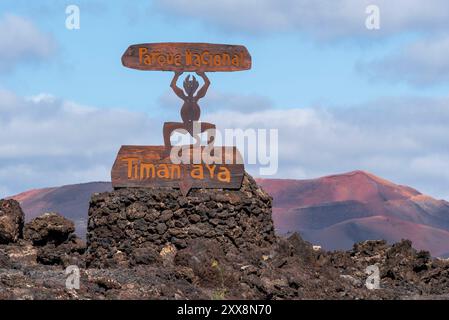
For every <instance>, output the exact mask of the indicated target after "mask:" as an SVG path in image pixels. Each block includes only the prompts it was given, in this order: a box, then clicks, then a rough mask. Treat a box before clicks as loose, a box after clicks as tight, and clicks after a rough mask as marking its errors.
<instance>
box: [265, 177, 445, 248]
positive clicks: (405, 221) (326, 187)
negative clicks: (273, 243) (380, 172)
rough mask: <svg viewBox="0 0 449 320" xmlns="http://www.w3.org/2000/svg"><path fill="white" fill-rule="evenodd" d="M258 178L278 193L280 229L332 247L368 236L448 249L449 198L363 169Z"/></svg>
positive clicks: (276, 209) (345, 245)
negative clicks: (295, 177)
mask: <svg viewBox="0 0 449 320" xmlns="http://www.w3.org/2000/svg"><path fill="white" fill-rule="evenodd" d="M258 183H259V184H260V185H261V186H262V188H264V189H265V190H266V191H267V192H268V193H269V194H271V195H272V196H273V212H274V213H273V220H274V223H275V226H276V228H277V231H278V233H288V232H293V231H298V232H300V233H301V235H302V236H303V237H304V238H305V239H307V240H308V241H310V242H312V243H315V244H318V245H321V246H323V247H325V248H326V249H328V250H336V249H348V248H350V247H351V246H352V245H353V243H354V242H358V241H363V240H368V239H385V240H387V241H388V242H396V241H400V240H401V239H410V240H412V241H413V244H414V246H415V247H416V248H419V249H426V250H429V251H431V253H432V254H433V255H435V256H448V255H449V203H448V202H446V201H444V200H435V199H433V198H431V197H429V196H426V195H423V194H421V193H420V192H418V191H417V190H415V189H412V188H410V187H407V186H401V185H397V184H394V183H392V182H390V181H387V180H384V179H381V178H379V177H376V176H375V175H373V174H370V173H367V172H364V171H354V172H349V173H345V174H340V175H332V176H327V177H322V178H318V179H310V180H278V179H259V180H258Z"/></svg>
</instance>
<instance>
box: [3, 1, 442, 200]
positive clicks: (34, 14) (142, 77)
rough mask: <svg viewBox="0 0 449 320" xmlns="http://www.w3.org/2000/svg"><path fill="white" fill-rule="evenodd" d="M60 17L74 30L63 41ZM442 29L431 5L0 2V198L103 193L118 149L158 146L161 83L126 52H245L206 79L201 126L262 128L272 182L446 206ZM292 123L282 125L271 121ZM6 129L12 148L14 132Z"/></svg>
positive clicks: (173, 104) (164, 115)
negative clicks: (74, 19) (241, 59)
mask: <svg viewBox="0 0 449 320" xmlns="http://www.w3.org/2000/svg"><path fill="white" fill-rule="evenodd" d="M69 4H75V5H78V6H79V8H80V11H81V21H80V22H81V24H80V29H79V30H68V29H66V28H65V19H66V14H65V9H66V6H67V5H69ZM368 4H376V5H378V7H379V8H380V17H381V24H380V30H368V29H367V28H366V27H365V25H364V23H365V19H366V17H367V14H366V12H365V8H366V6H367V5H368ZM445 12H447V13H445ZM448 18H449V5H448V4H447V2H445V1H440V0H433V1H427V2H426V4H423V3H422V2H421V1H415V0H407V1H406V0H398V1H396V2H395V3H394V4H393V3H391V1H390V2H389V1H385V0H380V1H375V0H373V1H365V0H357V1H356V0H342V1H340V2H339V1H330V0H323V1H312V0H296V1H294V0H282V1H274V0H260V1H254V0H247V1H236V0H223V1H220V2H219V3H216V2H212V1H200V0H190V1H187V0H171V1H160V0H155V1H132V2H130V1H121V0H110V1H58V0H53V1H50V0H36V1H32V2H31V1H24V0H19V1H17V0H15V1H12V0H2V1H1V2H0V27H1V26H3V30H1V29H0V90H1V92H0V125H2V124H3V128H2V127H0V129H3V132H4V133H5V134H3V138H0V166H1V167H2V169H0V196H2V195H8V194H14V193H17V192H20V191H25V190H27V189H29V188H38V187H45V186H53V185H58V184H68V183H76V182H85V181H90V180H107V179H108V178H109V177H108V171H109V169H110V165H111V162H112V161H113V158H114V153H115V152H116V150H117V148H118V146H119V145H120V143H148V144H149V143H161V142H162V137H161V135H160V127H161V126H162V122H163V121H164V120H167V119H172V120H174V119H173V117H174V116H175V117H176V116H177V112H178V111H177V108H179V101H177V100H176V99H172V97H171V96H170V95H171V93H170V92H169V86H168V85H169V83H170V80H171V77H172V74H171V73H164V72H141V71H136V70H131V69H127V68H124V67H123V66H122V65H121V62H120V57H121V55H122V54H123V52H124V51H125V49H126V48H127V46H128V45H130V44H134V43H142V42H169V41H182V42H211V43H229V44H243V45H245V46H246V47H247V48H248V50H249V51H250V53H251V55H252V59H253V68H252V70H250V71H245V72H236V73H211V74H209V76H210V79H211V81H212V87H211V92H210V93H209V94H210V97H209V96H208V97H206V98H205V99H204V102H203V104H202V108H203V113H204V115H205V117H206V118H207V117H209V118H210V119H215V121H216V122H217V124H220V123H222V125H224V126H231V127H232V126H233V123H232V122H230V123H228V122H226V121H224V120H223V114H227V115H228V116H231V118H232V119H237V118H241V117H244V118H245V120H246V122H245V123H242V122H241V121H237V122H235V123H238V124H239V125H240V126H243V127H250V126H257V127H264V128H265V127H266V128H271V127H275V128H278V129H279V130H280V138H281V139H282V141H281V142H280V148H281V149H280V163H281V166H282V170H280V171H279V173H278V175H277V177H291V178H312V177H317V176H320V175H325V174H332V173H339V172H344V171H350V170H355V169H362V170H367V171H371V172H373V173H375V174H378V175H381V176H383V177H385V178H387V179H391V180H393V181H396V182H399V183H404V184H410V185H411V186H413V187H416V188H418V189H419V190H421V191H423V192H426V193H430V194H432V195H434V196H437V197H444V198H449V192H447V191H446V190H447V189H448V187H449V170H448V169H449V166H448V165H447V164H446V163H447V162H446V160H448V159H449V152H448V151H447V150H449V148H447V147H448V146H449V145H448V143H447V142H446V141H445V140H444V139H441V136H445V135H446V134H447V133H449V131H447V130H446V131H445V124H444V123H445V120H449V118H448V116H449V111H448V106H449V102H448V101H449V99H448V94H447V91H448V88H449V78H448V76H447V74H448V73H449V58H448V57H449V40H448V39H449V24H448V23H447V21H449V20H448ZM8 28H10V29H8ZM5 30H12V31H9V32H7V31H5ZM11 34H13V36H12V35H11ZM14 106H16V107H14ZM209 106H210V108H209V110H210V111H208V107H209ZM86 110H87V111H86ZM82 115H84V116H85V117H86V118H85V119H84V118H83V116H82ZM261 115H265V116H266V118H265V119H261V118H260V117H261ZM292 115H293V116H294V117H300V118H298V119H296V120H297V121H293V122H292V123H291V125H287V126H285V127H283V125H282V121H280V122H279V124H276V121H271V119H273V118H276V119H277V118H282V117H287V118H286V120H288V121H287V122H289V121H291V120H292V119H291V117H292ZM423 115H424V116H423ZM94 116H97V117H101V118H102V119H98V118H97V120H98V122H99V123H100V124H98V125H96V124H95V123H94V121H93V120H92V117H94ZM2 118H3V122H2ZM88 118H89V120H86V119H88ZM256 118H257V119H258V120H257V121H256V120H254V119H256ZM5 119H6V120H5ZM136 119H137V120H136ZM33 120H35V121H33ZM120 120H121V121H120ZM307 120H309V122H307ZM20 121H22V123H23V125H27V130H25V131H27V132H28V133H29V136H28V137H22V138H20V137H21V134H20V133H19V134H18V133H16V132H15V131H14V130H19V129H17V128H18V127H21V125H20V123H21V122H20ZM76 121H80V123H79V124H78V125H77V123H76ZM90 121H93V123H92V126H91V127H89V126H88V123H90ZM108 121H109V122H108ZM133 121H135V122H133ZM66 122H67V123H69V124H70V125H73V126H74V127H73V128H71V129H70V125H66V126H63V125H61V126H60V125H58V124H61V123H62V124H63V123H66ZM289 123H290V122H289ZM102 125H103V126H104V127H102ZM50 126H53V130H54V132H57V135H58V136H60V139H55V138H54V136H53V135H52V134H51V130H50V129H48V130H47V129H45V128H47V127H48V128H50ZM139 126H140V127H139ZM77 127H78V128H79V129H80V131H79V132H78V131H76V128H77ZM81 130H82V132H81ZM89 130H91V131H89ZM117 130H125V131H126V133H123V134H122V135H117V133H116V132H115V131H117ZM380 130H382V131H380ZM146 135H148V137H149V138H148V140H146V139H145V136H146ZM74 136H75V137H74ZM359 136H360V137H361V138H360V139H358V137H359ZM301 137H304V140H307V141H308V142H307V143H306V142H305V141H302V140H301ZM446 137H447V135H446ZM95 138H97V139H96V140H98V141H96V142H92V139H95ZM351 139H356V141H352V140H351ZM435 141H439V142H440V143H435ZM66 142H67V143H66ZM69 143H71V144H69ZM1 144H3V148H2V146H1ZM38 145H39V146H40V147H41V148H40V150H41V151H39V150H38V149H39V148H36V149H34V148H33V147H36V146H38ZM105 145H108V147H105ZM75 146H76V147H75ZM282 147H283V149H282ZM11 150H14V152H11ZM2 152H3V154H2ZM70 159H74V161H75V160H76V161H79V162H81V163H84V165H81V164H78V165H76V166H75V165H74V164H72V163H71V160H70ZM50 163H54V164H53V165H50ZM441 171H444V172H443V173H441ZM18 173H20V174H21V175H22V177H23V179H21V180H20V181H17V178H15V177H17V174H18ZM2 180H3V181H2Z"/></svg>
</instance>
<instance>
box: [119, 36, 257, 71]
mask: <svg viewBox="0 0 449 320" xmlns="http://www.w3.org/2000/svg"><path fill="white" fill-rule="evenodd" d="M122 64H123V65H124V66H125V67H128V68H132V69H138V70H155V71H184V72H211V71H242V70H248V69H251V56H250V54H249V52H248V50H247V49H246V48H245V47H244V46H241V45H227V44H210V43H184V42H167V43H144V44H135V45H131V46H130V47H129V48H128V49H127V50H126V51H125V53H124V54H123V56H122Z"/></svg>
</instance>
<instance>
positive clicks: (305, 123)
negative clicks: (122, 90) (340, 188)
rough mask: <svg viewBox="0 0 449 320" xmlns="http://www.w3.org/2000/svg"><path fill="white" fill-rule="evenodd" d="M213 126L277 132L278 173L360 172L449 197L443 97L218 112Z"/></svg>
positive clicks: (448, 110) (447, 108) (448, 113)
mask: <svg viewBox="0 0 449 320" xmlns="http://www.w3.org/2000/svg"><path fill="white" fill-rule="evenodd" d="M207 118H208V120H210V121H213V122H216V123H217V126H218V127H219V128H243V129H245V128H275V129H278V130H279V145H278V148H279V172H278V174H277V176H278V177H284V178H315V177H318V176H323V175H328V174H334V173H341V172H347V171H353V170H356V169H361V170H366V171H369V172H372V173H374V174H377V175H379V176H381V177H385V178H387V179H390V180H392V181H394V182H397V183H401V184H406V185H410V186H412V187H415V188H417V189H419V190H420V191H422V192H425V193H428V194H430V195H433V196H437V197H440V198H446V199H449V193H448V192H447V190H448V187H449V161H448V160H449V140H448V139H447V137H448V136H449V127H448V126H447V123H448V122H449V98H446V99H417V98H396V99H393V98H390V99H383V100H379V101H376V102H373V103H370V104H365V105H360V106H353V107H347V108H322V109H318V108H301V109H282V110H265V111H261V112H257V113H253V114H243V113H239V112H236V111H223V112H219V113H216V114H213V115H210V116H208V117H207Z"/></svg>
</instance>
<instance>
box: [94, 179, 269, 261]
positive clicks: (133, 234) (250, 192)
mask: <svg viewBox="0 0 449 320" xmlns="http://www.w3.org/2000/svg"><path fill="white" fill-rule="evenodd" d="M271 201H272V199H271V197H270V196H269V195H268V194H267V193H266V192H265V191H263V190H262V189H261V188H260V187H258V186H257V184H256V182H255V181H254V180H253V179H252V177H250V176H249V175H247V174H246V175H245V177H244V179H243V183H242V186H241V188H240V189H239V190H223V189H192V190H191V191H190V193H189V195H188V196H187V197H184V196H182V195H181V193H180V191H179V190H178V189H171V188H145V189H143V188H132V189H131V188H128V189H118V190H115V191H112V192H105V193H100V194H95V195H93V196H92V199H91V202H90V208H89V222H88V233H87V255H86V264H87V265H88V266H90V267H113V266H126V265H133V264H139V263H143V264H145V261H149V262H151V261H154V259H158V256H159V253H160V252H161V250H162V249H163V248H164V247H166V246H167V245H172V246H174V247H176V248H177V249H183V248H186V247H188V246H189V243H190V242H191V241H192V240H197V239H198V238H202V239H209V240H215V241H216V242H218V244H219V245H220V247H221V248H222V249H223V250H224V251H225V252H226V251H227V250H230V249H235V248H237V249H243V248H245V247H248V246H254V245H255V246H258V247H265V246H269V245H271V244H272V243H274V241H275V235H274V227H273V221H272V216H271Z"/></svg>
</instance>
